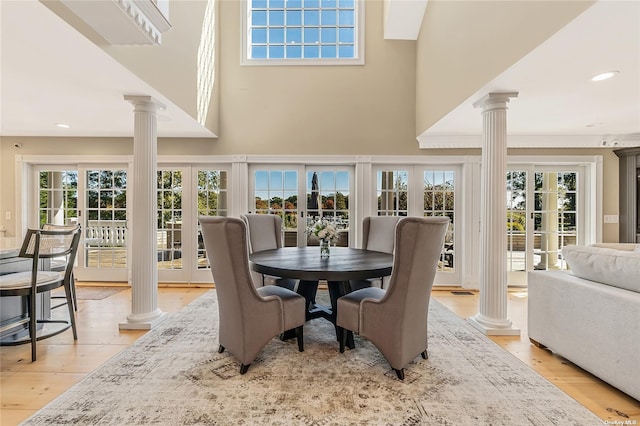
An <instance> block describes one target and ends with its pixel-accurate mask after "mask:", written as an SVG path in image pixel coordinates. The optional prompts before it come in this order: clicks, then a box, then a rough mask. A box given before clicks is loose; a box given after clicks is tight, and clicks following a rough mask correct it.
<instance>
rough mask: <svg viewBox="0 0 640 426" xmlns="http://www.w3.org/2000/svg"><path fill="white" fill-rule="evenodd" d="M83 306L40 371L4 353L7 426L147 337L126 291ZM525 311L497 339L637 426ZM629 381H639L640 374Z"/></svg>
mask: <svg viewBox="0 0 640 426" xmlns="http://www.w3.org/2000/svg"><path fill="white" fill-rule="evenodd" d="M100 285H104V283H101V284H100ZM208 290H209V289H208V288H195V287H189V288H176V287H161V288H160V290H159V295H158V305H159V307H160V309H161V310H163V311H165V312H168V313H174V312H177V311H178V310H180V309H181V308H182V307H183V306H185V305H187V304H188V303H189V302H191V301H192V300H194V299H195V298H197V297H198V296H200V295H202V294H203V293H205V292H206V291H208ZM451 290H456V289H440V288H439V289H437V290H434V292H433V296H434V298H435V299H437V300H438V301H440V302H441V303H443V304H444V305H445V306H447V307H448V308H449V309H451V310H452V311H454V312H455V313H456V314H458V315H459V316H461V317H463V318H466V317H468V316H472V315H474V314H475V313H476V312H477V308H478V294H477V293H475V292H473V294H472V295H454V294H453V293H452V291H451ZM79 306H80V308H79V312H78V334H79V339H78V340H77V341H76V342H74V341H73V338H72V336H71V331H67V332H64V333H62V334H60V335H58V336H55V337H52V338H50V339H46V340H43V341H41V342H38V360H37V361H36V362H35V363H31V357H30V348H29V345H22V346H14V347H7V346H5V347H2V348H0V402H1V410H0V424H1V425H2V426H9V425H15V424H18V423H19V422H21V421H22V420H24V419H26V418H27V417H29V416H30V415H31V414H33V413H34V412H36V411H37V410H38V409H40V408H42V407H43V406H44V405H46V404H47V403H48V402H50V401H51V400H53V399H54V398H55V397H56V396H57V395H60V394H61V393H63V392H64V391H66V390H67V389H69V388H70V387H71V386H73V385H74V384H76V383H78V382H79V381H80V380H81V379H82V378H83V377H85V376H86V375H87V374H89V373H90V372H92V371H93V370H95V369H96V368H98V367H99V366H100V365H101V364H103V363H104V362H105V361H107V360H108V359H110V358H111V357H113V356H114V355H115V354H117V353H118V352H120V351H122V350H123V349H125V348H126V347H128V346H129V345H130V344H132V343H133V342H134V341H135V340H136V339H137V338H139V337H140V336H141V335H143V334H144V331H131V330H127V331H121V330H119V329H118V324H119V323H120V322H124V321H125V320H126V316H127V315H128V314H129V313H130V308H131V292H130V290H129V289H128V288H127V289H125V290H123V291H121V292H119V293H117V294H115V295H112V296H109V297H107V298H105V299H103V300H81V301H79ZM526 307H527V299H526V290H525V291H510V292H509V300H508V316H509V319H510V320H511V321H512V322H513V324H514V327H516V328H519V329H520V330H521V331H522V332H521V335H520V336H511V337H509V336H496V337H492V339H493V340H494V341H495V342H497V343H498V344H499V345H500V346H502V347H503V348H505V349H506V350H507V351H509V352H511V353H512V354H514V355H515V356H516V357H518V358H519V359H520V360H522V361H523V362H524V363H525V364H527V365H529V366H531V367H532V368H533V369H535V370H536V371H538V372H539V373H540V374H541V375H542V376H544V377H546V378H547V379H548V380H549V381H551V382H552V383H553V384H555V385H556V386H558V387H559V388H560V389H562V390H563V391H565V392H566V393H567V394H569V395H570V396H572V397H573V398H574V399H576V400H577V401H578V402H580V403H581V404H582V405H584V406H585V407H587V408H588V409H589V410H591V411H592V412H594V413H595V414H596V415H597V416H599V417H600V418H601V419H602V420H603V423H604V421H609V424H614V423H613V422H614V421H618V422H621V423H615V424H629V425H633V424H640V402H638V401H636V400H635V399H633V398H631V397H629V396H626V395H625V394H623V393H621V392H619V391H617V390H616V389H614V388H612V387H611V386H609V385H607V384H606V383H604V382H602V381H600V380H598V379H597V378H595V377H593V376H591V375H590V374H588V373H586V372H585V371H583V370H581V369H580V368H578V367H576V366H574V365H573V364H571V363H570V362H568V361H567V360H565V359H563V358H561V357H558V356H556V355H553V354H551V353H549V352H547V351H545V350H542V349H539V348H536V347H535V346H533V345H531V344H530V343H529V340H528V337H527V333H526V320H527V318H526V316H527V310H526ZM63 309H64V308H63ZM629 373H630V374H638V372H637V371H634V372H629ZM625 422H626V423H625Z"/></svg>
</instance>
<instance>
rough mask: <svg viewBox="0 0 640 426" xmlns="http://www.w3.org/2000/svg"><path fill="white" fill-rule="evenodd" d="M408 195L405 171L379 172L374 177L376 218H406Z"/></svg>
mask: <svg viewBox="0 0 640 426" xmlns="http://www.w3.org/2000/svg"><path fill="white" fill-rule="evenodd" d="M408 193H409V172H408V171H407V170H379V171H378V173H377V175H376V195H377V198H378V206H377V211H378V216H407V215H408V211H409V210H408V209H409V208H408Z"/></svg>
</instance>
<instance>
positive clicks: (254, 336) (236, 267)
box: [199, 216, 306, 374]
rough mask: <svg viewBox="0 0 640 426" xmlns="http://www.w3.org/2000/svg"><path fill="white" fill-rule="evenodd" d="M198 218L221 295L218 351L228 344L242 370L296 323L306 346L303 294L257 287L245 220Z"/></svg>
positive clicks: (279, 288)
mask: <svg viewBox="0 0 640 426" xmlns="http://www.w3.org/2000/svg"><path fill="white" fill-rule="evenodd" d="M199 221H200V225H201V229H202V238H203V241H204V246H205V249H206V250H207V257H208V258H209V262H210V264H211V272H212V274H213V280H214V283H215V286H216V293H217V295H218V314H219V318H220V321H219V324H218V326H219V333H218V337H219V343H220V346H219V348H218V351H219V352H223V351H224V350H225V349H228V350H229V352H230V353H232V354H233V355H234V356H235V357H236V358H238V360H239V361H240V363H241V365H240V374H244V373H246V372H247V370H248V369H249V366H250V365H251V363H252V362H253V360H254V359H255V358H256V357H257V356H258V354H259V353H260V351H262V348H264V346H265V345H266V344H267V343H268V342H269V341H270V340H271V339H272V338H274V337H275V336H277V335H279V334H281V333H284V332H285V331H287V330H293V329H295V330H296V337H297V340H298V349H299V350H300V352H302V351H303V350H304V347H303V336H302V326H303V325H304V322H305V309H306V303H305V299H304V297H302V296H300V295H298V294H297V293H295V292H293V291H291V290H288V289H286V288H283V287H278V286H273V285H270V286H264V287H260V288H257V289H256V288H255V287H254V285H253V282H252V279H251V273H250V271H249V257H248V256H249V250H248V241H247V230H246V225H245V223H244V222H243V221H242V220H240V219H237V218H228V217H209V216H201V217H200V218H199Z"/></svg>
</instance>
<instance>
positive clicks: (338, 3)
mask: <svg viewBox="0 0 640 426" xmlns="http://www.w3.org/2000/svg"><path fill="white" fill-rule="evenodd" d="M247 1H248V5H249V10H250V14H249V25H248V27H249V32H250V34H249V44H250V46H249V49H248V57H249V58H250V59H354V58H356V55H357V53H358V52H357V49H356V45H355V42H356V33H355V32H356V5H357V3H356V2H355V0H247Z"/></svg>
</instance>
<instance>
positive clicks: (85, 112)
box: [0, 0, 640, 147]
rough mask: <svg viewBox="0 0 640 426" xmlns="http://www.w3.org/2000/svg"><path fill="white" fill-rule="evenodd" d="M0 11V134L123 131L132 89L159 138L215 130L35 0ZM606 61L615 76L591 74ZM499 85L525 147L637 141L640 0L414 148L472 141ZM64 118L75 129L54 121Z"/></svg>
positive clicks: (519, 70)
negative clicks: (154, 119) (149, 102)
mask: <svg viewBox="0 0 640 426" xmlns="http://www.w3.org/2000/svg"><path fill="white" fill-rule="evenodd" d="M0 18H1V25H0V30H1V33H0V40H1V50H0V55H1V56H0V66H1V70H0V78H1V80H0V84H1V86H0V94H1V98H0V135H2V136H127V137H130V136H132V135H133V113H132V106H131V104H129V103H128V102H126V101H125V100H124V95H125V94H129V95H149V96H152V97H154V98H156V99H158V100H159V101H160V102H162V103H164V104H165V105H167V109H166V110H165V111H163V112H161V113H160V117H159V120H158V136H160V137H214V135H213V134H212V133H211V132H210V131H209V130H207V129H206V128H204V127H203V126H201V125H200V124H199V123H198V122H197V121H196V120H195V119H193V118H191V117H190V116H189V115H188V114H186V113H184V112H183V111H181V110H180V109H179V108H178V107H176V106H175V105H174V104H172V103H171V102H170V101H169V100H168V99H167V98H165V97H164V96H162V95H161V94H160V93H158V92H157V91H155V90H154V89H153V88H152V87H150V86H149V85H148V84H146V83H145V82H144V81H142V80H140V79H139V78H137V77H136V76H134V75H133V74H132V73H130V72H129V71H127V70H126V69H125V68H124V67H123V66H122V65H120V64H119V63H118V62H116V61H115V60H113V59H112V58H111V57H110V56H109V55H107V54H106V53H105V52H103V51H102V50H101V49H99V48H98V47H96V46H95V45H93V44H92V43H91V42H90V41H89V40H87V39H86V38H85V37H84V36H82V35H81V34H79V33H78V32H77V31H75V30H74V29H73V28H72V27H70V26H69V25H68V24H67V23H65V22H64V21H63V20H61V19H60V18H59V17H58V16H56V15H55V14H53V12H51V11H50V10H49V9H47V8H46V7H45V6H43V5H42V4H41V3H40V2H38V1H36V0H27V1H0ZM27 23H28V24H27ZM610 69H615V70H619V71H620V73H619V75H618V76H617V77H616V78H614V79H612V80H608V81H605V82H601V83H592V82H590V81H588V77H589V76H591V75H594V74H596V73H598V72H601V71H606V70H610ZM497 91H500V92H503V91H516V92H519V96H518V98H516V99H514V100H512V101H511V103H510V105H509V113H508V131H509V133H510V134H513V135H526V136H525V137H523V139H522V140H525V141H527V142H526V143H527V144H531V145H532V146H537V145H536V144H537V143H538V142H539V140H540V139H539V138H538V137H533V136H532V135H553V136H556V137H555V138H546V140H547V144H548V143H549V142H548V141H550V140H554V141H558V143H566V141H567V140H569V139H571V138H573V139H571V140H572V141H576V140H577V141H588V143H586V145H587V146H588V145H589V143H592V142H593V141H596V140H597V141H600V139H601V137H602V136H603V135H612V137H611V138H609V139H610V140H613V139H615V140H620V141H624V140H631V141H633V140H635V141H636V142H637V143H636V142H631V143H636V144H637V145H640V2H639V1H637V0H633V1H619V2H618V1H615V2H614V1H608V0H601V1H600V2H598V3H597V4H596V5H594V6H592V7H591V8H589V9H588V10H587V11H586V12H584V13H583V14H582V15H580V16H579V17H578V18H577V19H576V20H574V22H572V23H570V24H569V25H568V26H567V27H565V28H564V29H562V30H561V31H560V32H558V33H557V34H556V35H554V36H553V37H551V38H550V39H549V40H548V41H547V42H545V43H544V44H542V45H541V46H540V47H539V48H538V49H536V50H535V51H533V52H531V53H530V54H529V55H527V56H526V57H525V58H523V59H522V60H521V61H520V62H518V63H517V64H515V65H514V66H512V67H511V68H510V69H508V70H507V71H505V72H504V73H503V74H502V75H500V76H499V77H497V78H496V79H495V80H493V81H492V82H490V83H489V84H487V85H486V86H485V87H483V88H482V89H480V90H478V92H477V93H475V94H474V95H473V96H471V97H469V99H468V100H467V101H466V102H465V103H463V104H461V105H460V106H459V107H458V108H456V109H455V110H453V111H451V113H450V114H448V115H447V116H445V117H444V118H443V119H442V120H440V121H439V122H438V123H436V124H435V125H434V126H433V127H432V128H430V129H428V130H427V131H426V132H425V133H424V134H423V135H420V137H419V138H418V139H419V141H420V144H421V146H424V147H430V146H437V145H438V144H439V143H443V141H444V143H448V144H449V145H448V146H456V145H455V143H458V144H460V145H461V146H462V145H465V144H466V145H468V146H472V145H473V144H476V143H479V142H478V141H479V140H478V139H477V135H480V134H481V131H482V129H481V126H482V120H481V117H480V112H479V110H477V109H474V108H473V107H472V103H473V102H475V101H476V100H478V99H479V98H481V97H482V96H484V95H485V94H486V93H489V92H497ZM61 122H62V123H68V124H70V125H72V127H71V128H70V129H60V128H58V127H56V126H55V124H56V123H61ZM471 135H473V136H471ZM576 135H579V136H580V135H582V136H588V137H586V138H584V137H583V138H578V139H576V138H575V136H576ZM619 135H627V136H624V137H620V136H619ZM629 135H631V136H629ZM559 136H562V138H558V137H559ZM468 137H469V138H468ZM447 138H448V139H447ZM452 138H453V139H452ZM464 138H468V139H464ZM560 139H562V140H563V141H564V142H560ZM523 143H524V142H523ZM576 143H577V144H581V143H583V142H576ZM593 143H595V142H593ZM466 145H465V146H466Z"/></svg>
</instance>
